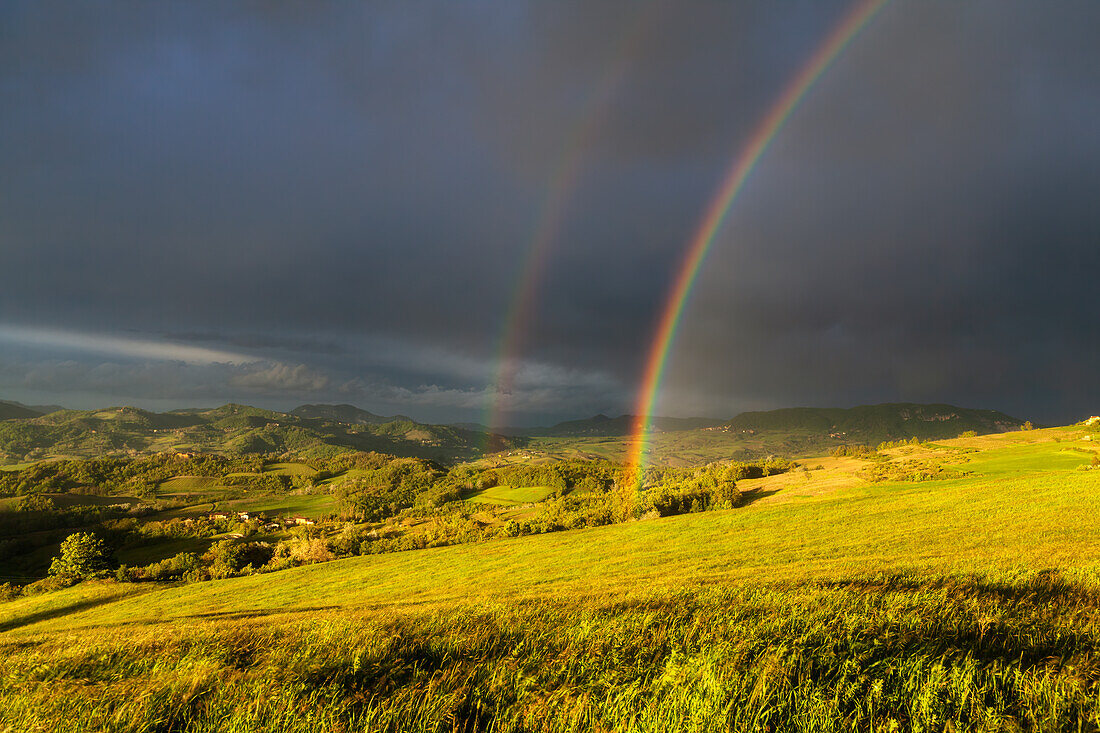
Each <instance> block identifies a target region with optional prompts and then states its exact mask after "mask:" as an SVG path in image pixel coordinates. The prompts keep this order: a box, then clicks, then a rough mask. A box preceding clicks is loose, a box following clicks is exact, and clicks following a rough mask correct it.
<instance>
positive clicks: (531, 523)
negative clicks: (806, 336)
mask: <svg viewBox="0 0 1100 733" xmlns="http://www.w3.org/2000/svg"><path fill="white" fill-rule="evenodd" d="M271 458H272V457H270V456H240V457H226V456H213V455H211V456H190V457H187V456H177V455H159V456H150V457H145V458H117V459H101V460H88V461H56V462H51V463H44V464H38V465H36V466H31V467H29V468H27V469H24V470H22V471H16V472H11V473H8V474H0V492H3V493H18V494H22V498H21V499H20V500H19V504H18V511H15V512H7V513H0V530H2V529H4V528H5V527H7V528H8V529H11V530H14V533H15V534H18V533H19V532H24V533H26V532H29V531H31V530H35V529H48V530H51V531H52V534H51V533H42V534H41V536H40V537H39V539H42V540H43V541H45V542H47V543H50V542H53V543H56V542H58V541H59V539H60V537H64V536H65V534H64V530H65V529H66V528H69V529H68V532H69V533H72V532H73V530H74V529H80V530H86V529H94V534H93V533H89V532H87V531H80V532H75V533H73V534H71V536H70V537H69V539H66V540H65V542H64V543H63V544H62V550H61V553H60V554H59V555H58V558H57V559H56V560H55V564H54V566H53V567H52V568H51V574H50V577H49V578H48V579H46V580H44V581H39V583H36V584H32V586H30V587H29V588H30V591H31V592H33V591H34V590H36V589H38V590H41V589H43V588H46V589H48V588H52V587H61V586H63V585H65V584H71V583H73V582H77V581H79V580H80V579H83V578H87V577H101V576H103V575H105V574H106V575H111V574H113V575H114V577H115V578H116V579H118V580H120V581H133V582H137V581H200V580H207V579H212V578H223V577H229V576H231V575H239V574H247V573H253V572H270V571H274V570H280V569H283V568H286V567H291V566H294V565H300V564H306V563H311V562H323V561H326V560H331V559H334V558H338V557H346V556H351V555H365V554H378V553H385V552H396V551H402V550H410V549H420V548H424V547H436V546H442V545H452V544H462V543H469V542H480V541H484V540H488V539H493V538H500V537H517V536H521V535H527V534H541V533H546V532H555V531H559V530H565V529H575V528H580V527H597V526H601V525H606V524H612V523H616V522H622V521H630V520H634V519H644V518H652V517H665V516H670V515H675V514H684V513H689V512H701V511H707V510H711V509H721V508H732V507H737V506H739V505H740V504H741V503H742V500H743V495H742V493H741V492H740V490H739V489H738V487H737V482H738V481H740V480H743V479H747V478H757V477H762V476H769V475H773V474H777V473H783V472H785V471H788V470H791V468H792V467H794V464H792V463H791V462H790V461H787V460H785V459H781V458H775V457H769V458H768V459H765V460H762V461H756V462H732V463H722V464H718V463H716V464H711V465H708V466H704V467H702V468H693V469H675V468H651V469H649V470H647V471H646V472H645V474H644V476H643V477H642V481H641V484H640V485H638V484H637V483H635V477H634V475H633V473H632V472H628V471H626V470H625V469H624V468H623V467H622V466H619V465H616V464H612V463H609V462H606V461H581V460H575V461H564V462H559V463H553V464H545V465H522V464H517V465H499V466H484V465H471V464H463V465H458V466H455V467H452V468H450V469H444V468H443V467H441V466H439V465H438V464H435V463H433V462H431V461H428V460H425V459H419V458H397V457H394V456H388V455H383V454H378V453H344V454H336V455H332V456H327V457H319V458H315V459H312V460H309V461H308V464H309V465H310V466H311V468H313V469H314V470H315V471H316V474H314V475H311V476H289V475H284V474H282V473H271V472H268V473H265V472H264V470H263V469H264V466H265V463H267V462H269V461H270V460H271ZM231 474H248V475H247V476H233V475H231ZM181 475H186V476H207V477H216V478H217V479H218V483H219V484H221V485H223V486H225V485H229V486H232V485H235V483H238V482H245V481H247V484H248V487H249V488H250V489H259V490H261V491H264V492H271V493H285V492H287V491H291V490H295V489H301V490H308V491H317V490H323V491H326V492H328V493H330V494H331V495H332V497H333V498H334V499H335V513H334V514H333V515H330V516H329V517H328V518H327V519H325V520H323V521H319V522H318V524H317V525H315V526H309V527H298V528H296V529H293V530H291V531H289V533H280V534H279V535H276V537H270V536H265V535H262V534H261V529H260V527H261V525H260V524H257V523H256V522H251V523H239V522H237V521H236V519H235V518H234V519H229V520H226V519H218V520H214V519H208V518H204V517H192V518H188V519H170V520H163V521H157V520H152V521H150V518H149V516H148V515H149V514H151V513H155V512H156V511H157V510H158V509H162V508H165V507H163V506H158V505H155V504H153V503H151V502H144V503H141V504H137V505H121V504H120V505H118V506H88V505H79V504H78V505H75V506H72V507H70V508H65V509H62V508H59V507H57V506H56V505H55V504H54V502H53V500H52V499H51V498H49V497H48V496H46V495H45V494H44V493H43V492H47V491H48V492H57V493H64V492H85V493H107V494H110V493H116V492H125V493H126V494H127V495H140V494H142V493H143V490H142V487H148V486H152V487H155V486H157V485H158V484H159V483H161V482H163V481H165V480H167V479H169V478H172V477H174V476H181ZM496 487H509V488H516V489H524V488H527V487H538V488H540V489H542V490H543V491H542V492H539V493H540V494H541V495H542V496H543V498H542V499H541V500H540V501H537V502H532V503H530V504H529V505H525V506H523V507H515V506H509V507H503V506H494V505H491V504H490V505H486V504H476V505H475V504H471V503H470V502H469V501H467V500H468V499H471V498H474V497H475V496H477V495H478V494H479V493H480V492H484V491H486V490H490V489H493V488H496ZM517 509H519V510H520V511H518V512H517V511H516V510H517ZM5 522H6V523H7V525H5V524H4V523H5ZM8 525H10V526H8ZM58 532H62V533H63V534H61V536H60V537H58V535H57V533H58ZM229 532H232V533H239V534H240V536H239V537H237V538H235V539H227V540H221V541H217V542H214V541H213V540H214V539H216V536H217V535H222V534H225V533H229ZM28 536H29V535H28ZM73 538H79V539H73ZM89 538H91V539H89ZM166 538H168V539H172V540H181V539H184V538H190V539H194V540H196V541H197V542H196V543H194V544H196V545H197V547H198V548H199V549H198V550H195V551H191V552H181V553H179V554H177V555H175V556H173V557H169V558H166V559H164V560H160V561H158V562H153V563H150V564H149V565H146V566H143V567H127V566H121V567H116V566H112V565H111V563H110V562H109V557H110V555H111V551H112V549H113V550H118V549H121V548H134V547H140V546H144V545H153V544H156V543H160V542H163V541H164V540H165V539H166ZM265 539H266V540H270V541H264V540H265ZM93 540H94V541H93ZM25 542H26V540H25V538H24V544H25ZM210 542H213V544H209V543H210ZM70 543H71V544H70ZM8 544H10V545H11V546H10V547H9V546H7V545H6V544H5V543H3V542H0V558H2V557H4V556H5V554H7V555H10V554H11V553H13V552H14V553H18V552H21V551H25V550H27V549H28V548H26V547H22V546H19V545H18V540H9V541H8ZM203 548H205V549H203ZM95 555H103V557H101V558H100V560H102V561H103V562H97V563H92V564H90V565H89V564H88V563H86V562H84V561H83V560H81V559H80V558H84V557H86V556H88V557H90V556H95ZM104 558H108V560H104Z"/></svg>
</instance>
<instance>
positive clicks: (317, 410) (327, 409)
mask: <svg viewBox="0 0 1100 733" xmlns="http://www.w3.org/2000/svg"><path fill="white" fill-rule="evenodd" d="M290 414H291V415H297V416H298V417H306V418H320V419H323V420H331V421H333V422H343V423H348V424H350V425H377V424H379V423H387V422H415V421H414V420H413V419H412V418H411V417H406V416H405V415H392V416H390V417H385V416H383V415H375V414H374V413H373V412H368V411H367V410H362V409H360V408H358V407H356V406H354V405H301V406H299V407H295V408H294V409H293V410H291V411H290Z"/></svg>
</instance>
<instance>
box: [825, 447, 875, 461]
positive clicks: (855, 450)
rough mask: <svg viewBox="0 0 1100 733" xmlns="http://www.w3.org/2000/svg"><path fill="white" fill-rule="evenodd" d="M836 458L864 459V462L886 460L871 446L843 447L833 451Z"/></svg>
mask: <svg viewBox="0 0 1100 733" xmlns="http://www.w3.org/2000/svg"><path fill="white" fill-rule="evenodd" d="M833 457H834V458H845V457H848V458H863V459H864V460H877V459H882V458H885V456H883V455H882V454H881V453H879V452H878V451H877V450H875V449H874V448H872V447H871V446H869V445H841V446H837V447H836V449H835V450H833Z"/></svg>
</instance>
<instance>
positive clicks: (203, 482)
mask: <svg viewBox="0 0 1100 733" xmlns="http://www.w3.org/2000/svg"><path fill="white" fill-rule="evenodd" d="M157 488H158V489H159V490H160V491H161V492H162V493H165V494H194V493H198V492H203V491H224V490H225V487H224V486H222V484H221V479H219V478H217V477H214V476H176V477H175V478H170V479H168V480H167V481H162V482H161V483H160V486H158V487H157Z"/></svg>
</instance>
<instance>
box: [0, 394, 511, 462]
mask: <svg viewBox="0 0 1100 733" xmlns="http://www.w3.org/2000/svg"><path fill="white" fill-rule="evenodd" d="M515 443H516V440H513V439H502V438H499V437H495V436H494V437H493V438H492V439H490V438H489V436H487V435H485V434H484V433H477V432H474V431H470V430H462V429H460V428H453V427H448V426H438V425H421V424H418V423H413V422H411V421H390V422H384V423H377V424H348V423H341V422H334V421H331V420H327V419H323V418H305V417H301V416H298V415H292V414H288V413H282V412H274V411H271V410H263V409H260V408H256V407H249V406H247V405H233V404H230V405H224V406H222V407H218V408H213V409H203V408H199V409H188V410H177V411H173V412H167V413H154V412H148V411H145V410H140V409H138V408H134V407H113V408H109V409H104V410H61V411H58V412H54V413H51V414H49V415H43V416H40V417H33V418H28V419H23V420H7V421H0V463H5V462H6V463H19V462H22V461H32V460H41V459H44V458H49V457H54V456H69V457H88V458H91V457H101V456H119V455H136V454H142V453H155V452H165V451H168V452H176V451H178V452H196V451H197V452H218V453H280V454H281V453H290V454H295V455H301V456H326V455H332V454H334V453H337V452H340V451H346V450H360V451H380V452H384V453H388V454H392V455H399V456H415V457H422V458H431V459H434V460H441V461H453V460H456V459H462V458H470V457H475V456H478V455H481V454H482V453H483V452H484V451H485V449H486V446H487V445H492V446H495V447H500V446H510V445H513V444H515Z"/></svg>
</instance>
